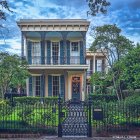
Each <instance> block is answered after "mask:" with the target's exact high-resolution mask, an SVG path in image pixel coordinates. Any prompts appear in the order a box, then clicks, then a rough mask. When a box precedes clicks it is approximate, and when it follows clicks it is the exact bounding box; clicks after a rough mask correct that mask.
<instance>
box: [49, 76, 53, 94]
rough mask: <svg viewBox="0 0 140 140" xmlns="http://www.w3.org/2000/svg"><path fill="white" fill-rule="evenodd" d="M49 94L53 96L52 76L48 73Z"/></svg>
mask: <svg viewBox="0 0 140 140" xmlns="http://www.w3.org/2000/svg"><path fill="white" fill-rule="evenodd" d="M48 96H52V76H51V75H48Z"/></svg>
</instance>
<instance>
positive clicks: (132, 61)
mask: <svg viewBox="0 0 140 140" xmlns="http://www.w3.org/2000/svg"><path fill="white" fill-rule="evenodd" d="M122 65H123V66H124V68H123V72H122V74H121V77H120V78H121V79H123V81H124V83H125V86H126V87H127V88H128V89H137V88H140V44H137V45H136V47H135V48H134V49H133V50H131V51H129V53H128V54H127V55H126V56H125V57H124V59H123V60H122Z"/></svg>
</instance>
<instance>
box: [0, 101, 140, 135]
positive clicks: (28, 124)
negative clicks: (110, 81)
mask: <svg viewBox="0 0 140 140" xmlns="http://www.w3.org/2000/svg"><path fill="white" fill-rule="evenodd" d="M41 101H42V100H37V102H35V103H33V102H29V100H27V101H25V102H21V101H20V102H15V101H14V102H4V103H0V132H14V133H15V132H19V133H21V132H23V133H26V132H27V133H33V132H35V133H36V132H38V133H49V134H57V129H58V121H59V120H58V118H59V117H58V114H59V112H58V110H59V108H58V101H57V99H56V100H55V99H54V100H51V99H47V100H43V102H41ZM73 107H74V105H73ZM76 107H77V106H76ZM89 109H90V110H91V115H90V114H89V115H90V116H91V124H92V129H94V130H96V133H104V132H109V133H117V132H126V134H127V133H129V132H130V131H133V130H140V106H139V105H134V104H133V105H131V103H130V104H125V103H124V102H121V103H113V102H112V103H104V102H103V103H98V104H95V103H94V104H93V103H92V104H91V108H89ZM66 111H67V110H65V108H64V109H63V112H66ZM84 111H85V110H84ZM73 114H74V113H73ZM65 117H66V116H65ZM88 131H90V130H88Z"/></svg>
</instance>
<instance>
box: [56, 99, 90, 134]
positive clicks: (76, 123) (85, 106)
mask: <svg viewBox="0 0 140 140" xmlns="http://www.w3.org/2000/svg"><path fill="white" fill-rule="evenodd" d="M58 107H59V109H58V110H59V120H58V121H59V125H58V137H69V136H83V137H91V105H90V103H89V102H86V101H72V100H71V101H66V102H61V98H59V100H58Z"/></svg>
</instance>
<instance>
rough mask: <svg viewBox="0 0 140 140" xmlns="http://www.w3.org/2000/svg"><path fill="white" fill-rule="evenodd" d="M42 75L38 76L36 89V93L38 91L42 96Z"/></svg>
mask: <svg viewBox="0 0 140 140" xmlns="http://www.w3.org/2000/svg"><path fill="white" fill-rule="evenodd" d="M40 79H41V77H40V76H36V86H35V88H36V90H35V93H36V96H40V92H41V87H40V86H41V80H40Z"/></svg>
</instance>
